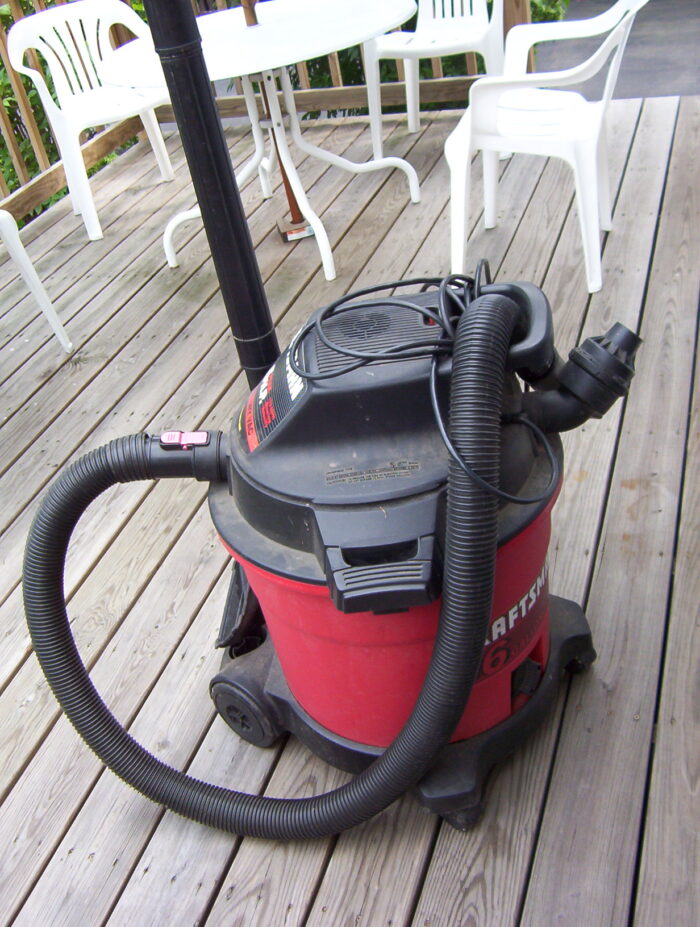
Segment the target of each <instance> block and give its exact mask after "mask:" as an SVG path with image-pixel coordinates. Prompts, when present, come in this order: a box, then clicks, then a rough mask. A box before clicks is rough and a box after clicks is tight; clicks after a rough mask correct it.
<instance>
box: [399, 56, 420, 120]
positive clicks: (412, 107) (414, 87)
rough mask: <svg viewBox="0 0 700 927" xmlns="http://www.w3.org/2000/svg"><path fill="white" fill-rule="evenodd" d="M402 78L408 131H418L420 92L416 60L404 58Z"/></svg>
mask: <svg viewBox="0 0 700 927" xmlns="http://www.w3.org/2000/svg"><path fill="white" fill-rule="evenodd" d="M403 65H404V76H405V81H406V114H407V115H408V131H409V132H418V131H420V97H419V94H420V91H419V87H418V59H417V58H404V59H403Z"/></svg>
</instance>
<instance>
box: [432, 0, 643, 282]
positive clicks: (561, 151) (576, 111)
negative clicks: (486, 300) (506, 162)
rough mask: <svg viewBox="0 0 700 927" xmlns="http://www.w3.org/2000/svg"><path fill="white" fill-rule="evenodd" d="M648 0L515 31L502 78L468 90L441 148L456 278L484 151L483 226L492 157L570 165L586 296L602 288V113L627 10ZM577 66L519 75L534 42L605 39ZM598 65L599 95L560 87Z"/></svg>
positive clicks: (605, 213)
mask: <svg viewBox="0 0 700 927" xmlns="http://www.w3.org/2000/svg"><path fill="white" fill-rule="evenodd" d="M647 2H648V0H618V2H617V3H616V4H615V5H614V6H612V7H610V9H608V10H606V11H605V12H604V13H601V14H600V15H599V16H595V17H592V18H591V19H585V20H576V21H570V22H551V23H536V24H532V25H522V26H515V27H514V28H513V29H511V30H510V32H509V33H508V38H507V39H506V54H505V66H504V74H503V76H502V77H484V78H480V79H479V80H477V81H475V83H474V84H472V86H471V89H470V93H469V107H468V109H467V110H466V112H465V113H464V116H463V117H462V118H461V119H460V121H459V123H458V124H457V127H456V128H455V129H454V130H453V132H452V133H451V134H450V136H449V137H448V139H447V141H446V143H445V156H446V158H447V162H448V164H449V167H450V184H451V189H450V208H451V266H452V272H453V273H463V272H464V267H465V248H466V242H467V235H468V228H469V175H470V166H471V159H472V156H473V154H474V152H475V151H478V150H481V151H482V152H483V173H484V224H485V226H486V228H493V227H494V226H495V225H496V212H497V206H496V191H497V183H498V159H499V153H500V152H525V153H528V154H537V155H544V156H550V157H557V158H562V159H564V160H565V161H567V162H568V163H569V164H570V165H571V166H572V168H573V171H574V181H575V188H576V203H577V208H578V215H579V223H580V226H581V235H582V238H583V253H584V259H585V266H586V278H587V281H588V289H589V292H591V293H594V292H596V291H597V290H599V289H600V288H601V286H602V270H601V260H600V229H603V230H605V231H609V230H610V228H611V225H612V221H611V206H610V189H609V183H608V168H607V152H606V143H605V116H606V110H607V107H608V103H609V102H610V99H611V97H612V93H613V89H614V86H615V81H616V80H617V74H618V71H619V68H620V62H621V59H622V54H623V52H624V48H625V44H626V42H627V37H628V35H629V32H630V29H631V28H632V23H633V21H634V16H635V14H636V12H637V11H638V10H639V9H640V8H641V7H642V6H644V4H645V3H647ZM606 34H607V36H606V38H605V39H604V41H603V42H602V43H601V45H600V46H599V47H598V49H597V50H596V51H595V52H594V54H592V55H591V56H590V57H589V58H588V59H587V60H586V61H584V62H583V63H582V64H580V65H578V66H576V67H573V68H569V69H567V70H564V71H552V72H547V73H542V74H527V73H526V71H527V61H528V54H529V51H530V49H531V48H532V46H533V45H535V44H536V43H537V42H544V41H559V40H565V39H577V38H584V37H588V36H597V35H606ZM605 67H607V75H606V80H605V85H604V88H603V91H602V95H601V96H600V99H597V100H591V101H589V100H587V99H586V98H585V97H584V96H583V95H582V94H581V93H578V92H575V91H572V90H560V89H558V88H560V87H566V86H569V85H571V84H580V83H582V82H584V81H586V80H588V79H589V78H591V77H593V76H594V75H595V74H597V73H598V72H600V71H601V70H603V69H604V68H605Z"/></svg>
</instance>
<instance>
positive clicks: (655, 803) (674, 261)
mask: <svg viewBox="0 0 700 927" xmlns="http://www.w3.org/2000/svg"><path fill="white" fill-rule="evenodd" d="M699 136H700V106H699V105H698V100H697V99H696V98H694V99H692V100H682V101H681V106H680V116H679V126H678V131H677V141H676V145H677V148H678V152H679V158H680V157H681V153H682V157H683V158H684V159H686V167H685V169H684V170H683V169H682V168H681V166H680V164H677V165H676V171H675V178H674V179H675V189H671V190H669V194H668V195H669V197H672V198H673V199H672V201H671V202H672V206H673V208H674V210H675V211H674V213H673V215H674V216H675V221H673V222H671V212H670V210H669V211H668V212H667V213H666V215H665V220H666V224H665V228H664V230H663V234H664V239H665V243H664V255H663V257H665V259H666V262H667V263H666V264H665V265H664V264H663V263H662V262H659V264H658V265H657V267H656V268H655V273H654V276H653V278H652V281H651V283H650V299H649V301H650V304H651V305H653V304H654V302H656V301H658V302H659V303H660V304H663V305H665V306H668V307H669V309H668V311H669V314H670V313H671V311H672V309H673V310H675V315H676V316H679V317H684V318H686V319H687V321H688V323H689V324H687V325H686V327H685V332H687V337H689V338H690V341H691V347H692V345H693V344H694V345H695V351H696V353H695V356H696V360H697V334H698V333H697V329H696V330H695V332H693V330H692V325H691V324H690V322H691V320H692V311H691V306H692V305H693V303H694V301H695V300H696V298H697V285H696V284H697V271H696V272H695V279H696V284H695V285H694V284H693V273H692V272H691V273H690V274H688V273H686V272H685V268H686V267H687V268H690V267H695V268H697V264H698V260H699V258H698V241H699V236H700V228H699V226H700V189H699V184H700V177H698V173H699V169H700V151H699V149H698V138H699ZM693 178H695V179H694V180H693ZM652 300H653V302H652ZM699 399H700V370H699V369H698V367H697V363H696V368H695V383H694V384H693V405H692V415H691V418H690V422H689V428H688V441H687V446H686V448H685V453H686V458H685V463H686V468H687V469H686V473H685V481H684V485H683V498H682V500H681V505H680V519H679V533H678V540H677V549H676V555H675V564H674V569H675V575H674V578H673V598H672V600H671V603H670V614H669V627H668V640H667V643H666V652H665V656H666V659H665V662H664V668H663V680H662V684H661V699H660V705H659V710H658V714H657V717H656V731H655V738H654V748H653V749H654V752H653V757H652V763H651V783H650V791H649V804H648V809H647V813H646V821H645V828H644V830H645V834H644V841H643V855H642V860H641V868H640V874H639V889H638V894H637V900H636V906H635V917H634V924H635V925H637V927H651V925H653V924H658V923H660V922H661V921H663V920H664V918H665V917H666V916H667V915H666V913H665V912H668V911H673V917H674V920H676V921H677V923H679V924H697V923H700V893H699V892H698V887H697V873H698V870H699V868H700V853H699V852H698V827H699V824H700V800H699V796H700V792H699V788H698V785H699V782H700V775H699V774H700V761H699V755H698V744H699V743H700V740H699V738H698V734H699V728H700V716H699V715H698V704H699V694H700V689H699V680H700V676H699V675H698V674H699V673H700V669H699V668H700V650H699V646H700V635H699V633H698V631H699V629H700V615H699V613H698V608H699V607H700V606H699V603H700V587H699V585H698V581H699V577H700V571H699V570H698V563H699V562H700V560H699V558H698V526H699V525H700V509H699V507H698V480H697V466H698V460H699V459H700V441H699V438H700V429H699V427H698V423H699V418H698V414H699V406H698V403H699ZM682 431H683V427H682V425H681V432H682ZM660 860H663V866H662V867H661V866H659V861H660Z"/></svg>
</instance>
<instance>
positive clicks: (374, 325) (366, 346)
mask: <svg viewBox="0 0 700 927" xmlns="http://www.w3.org/2000/svg"><path fill="white" fill-rule="evenodd" d="M323 330H324V332H325V333H326V335H327V337H328V338H329V339H330V340H331V341H333V342H335V343H336V344H337V345H338V346H339V347H341V348H351V349H353V350H357V351H385V350H387V348H391V347H393V346H394V345H397V344H410V343H411V342H412V341H425V340H426V339H431V338H432V337H434V338H438V337H439V334H440V332H439V329H438V326H430V325H426V324H425V321H424V319H423V317H422V316H421V315H419V314H418V313H415V312H409V311H407V310H406V309H403V308H401V307H398V306H396V307H394V306H387V307H386V308H385V309H366V310H362V309H358V310H357V311H355V312H347V313H344V314H343V315H340V316H338V317H337V318H335V319H330V320H329V321H327V322H324V323H323ZM314 350H315V354H316V363H317V364H318V371H319V373H328V372H331V371H334V370H340V369H341V368H343V367H347V365H348V364H349V363H351V362H352V358H351V357H348V355H347V354H339V353H338V352H337V351H334V350H333V349H332V348H329V347H328V346H327V345H325V344H324V343H323V342H322V341H321V340H319V339H318V338H316V339H315V344H314ZM376 363H379V362H378V361H377V362H376ZM386 363H389V361H387V362H386Z"/></svg>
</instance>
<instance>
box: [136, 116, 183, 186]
mask: <svg viewBox="0 0 700 927" xmlns="http://www.w3.org/2000/svg"><path fill="white" fill-rule="evenodd" d="M139 115H140V116H141V122H142V123H143V127H144V129H145V130H146V135H147V136H148V141H149V142H150V143H151V148H152V149H153V154H154V155H155V156H156V161H157V163H158V168H159V170H160V176H161V177H162V178H163V180H173V179H174V178H175V174H174V173H173V166H172V164H171V163H170V155H169V154H168V149H167V148H166V147H165V142H164V140H163V133H162V132H161V131H160V126H159V125H158V120H157V119H156V114H155V112H154V111H153V110H152V109H147V110H145V111H144V112H142V113H139Z"/></svg>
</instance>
